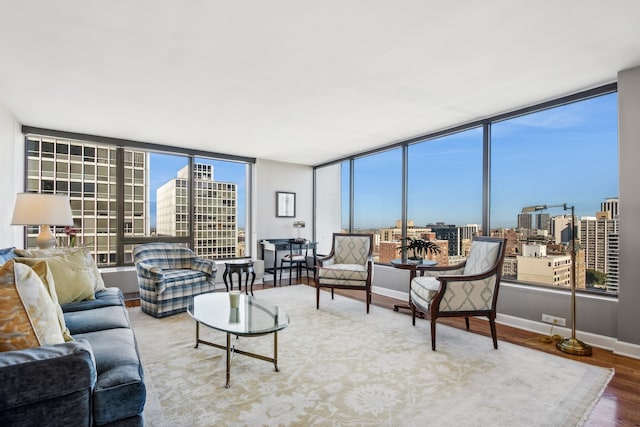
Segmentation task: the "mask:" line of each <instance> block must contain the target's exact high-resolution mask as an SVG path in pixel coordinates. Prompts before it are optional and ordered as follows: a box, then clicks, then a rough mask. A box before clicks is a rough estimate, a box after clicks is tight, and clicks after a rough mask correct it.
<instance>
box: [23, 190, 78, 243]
mask: <svg viewBox="0 0 640 427" xmlns="http://www.w3.org/2000/svg"><path fill="white" fill-rule="evenodd" d="M11 225H39V226H40V234H39V235H38V237H37V238H36V246H38V248H40V249H48V248H53V247H55V246H56V238H55V236H54V235H53V233H52V232H51V228H50V227H49V225H54V226H55V225H59V226H63V225H69V226H71V225H73V215H72V214H71V205H70V203H69V196H68V195H66V194H44V193H19V194H17V195H16V206H15V209H14V211H13V219H12V220H11Z"/></svg>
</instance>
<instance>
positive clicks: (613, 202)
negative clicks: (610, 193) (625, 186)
mask: <svg viewBox="0 0 640 427" xmlns="http://www.w3.org/2000/svg"><path fill="white" fill-rule="evenodd" d="M619 205H620V199H619V198H617V197H611V198H608V199H605V200H604V202H602V203H600V210H601V211H602V212H610V213H611V219H615V218H619V217H620V213H619V210H618V209H619V208H618V207H619Z"/></svg>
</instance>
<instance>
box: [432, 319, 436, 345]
mask: <svg viewBox="0 0 640 427" xmlns="http://www.w3.org/2000/svg"><path fill="white" fill-rule="evenodd" d="M431 350H433V351H436V321H435V319H431Z"/></svg>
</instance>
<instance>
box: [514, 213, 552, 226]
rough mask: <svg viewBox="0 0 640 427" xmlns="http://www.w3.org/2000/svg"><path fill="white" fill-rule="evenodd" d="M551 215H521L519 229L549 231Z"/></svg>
mask: <svg viewBox="0 0 640 427" xmlns="http://www.w3.org/2000/svg"><path fill="white" fill-rule="evenodd" d="M550 218H551V217H550V215H549V214H548V213H543V212H539V213H526V212H525V213H519V214H518V228H525V229H530V230H549V225H550V224H549V221H550Z"/></svg>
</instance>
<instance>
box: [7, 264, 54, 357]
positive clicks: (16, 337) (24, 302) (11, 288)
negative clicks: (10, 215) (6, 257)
mask: <svg viewBox="0 0 640 427" xmlns="http://www.w3.org/2000/svg"><path fill="white" fill-rule="evenodd" d="M0 319H2V324H1V325H0V351H10V350H20V349H24V348H32V347H38V346H41V345H45V344H59V343H63V342H64V337H63V336H62V330H61V329H60V323H59V320H58V316H57V313H56V309H55V305H54V304H53V301H52V300H51V297H50V296H49V293H48V292H47V290H46V289H45V286H44V284H43V283H42V281H41V280H40V278H39V277H38V275H37V274H36V273H35V272H34V271H33V270H32V269H31V268H30V267H29V266H26V265H23V264H18V263H16V262H15V261H14V260H10V261H8V262H6V263H5V264H4V265H3V266H2V267H0Z"/></svg>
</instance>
